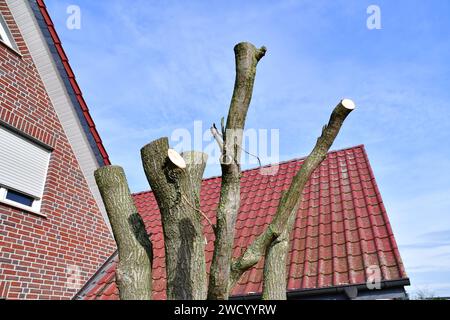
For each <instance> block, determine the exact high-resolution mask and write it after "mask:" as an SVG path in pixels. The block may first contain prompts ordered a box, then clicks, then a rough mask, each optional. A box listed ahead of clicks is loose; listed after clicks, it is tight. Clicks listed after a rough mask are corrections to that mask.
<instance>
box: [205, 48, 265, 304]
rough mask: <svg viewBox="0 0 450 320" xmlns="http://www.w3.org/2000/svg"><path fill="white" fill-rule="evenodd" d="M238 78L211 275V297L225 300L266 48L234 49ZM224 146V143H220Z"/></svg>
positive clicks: (225, 137) (225, 134) (225, 151)
mask: <svg viewBox="0 0 450 320" xmlns="http://www.w3.org/2000/svg"><path fill="white" fill-rule="evenodd" d="M234 52H235V56H236V81H235V87H234V92H233V98H232V100H231V105H230V110H229V114H228V119H227V124H226V130H224V131H225V132H222V134H223V140H224V141H223V146H222V145H221V148H223V149H222V160H221V167H222V187H221V192H220V200H219V206H218V209H217V226H216V233H215V235H216V240H215V242H214V254H213V260H212V264H211V271H210V277H209V289H208V299H212V300H225V299H228V296H229V275H230V264H231V257H232V248H233V242H234V234H235V224H236V216H237V213H238V210H239V206H240V175H241V167H240V160H241V151H242V149H241V146H242V137H243V129H244V127H245V119H246V117H247V111H248V108H249V105H250V101H251V98H252V94H253V85H254V82H255V76H256V66H257V64H258V62H259V60H260V59H261V58H262V57H263V56H264V55H265V53H266V49H265V48H264V47H263V48H261V49H256V48H255V47H254V46H253V45H252V44H250V43H239V44H238V45H236V47H235V48H234ZM215 137H216V136H215ZM219 145H220V144H219Z"/></svg>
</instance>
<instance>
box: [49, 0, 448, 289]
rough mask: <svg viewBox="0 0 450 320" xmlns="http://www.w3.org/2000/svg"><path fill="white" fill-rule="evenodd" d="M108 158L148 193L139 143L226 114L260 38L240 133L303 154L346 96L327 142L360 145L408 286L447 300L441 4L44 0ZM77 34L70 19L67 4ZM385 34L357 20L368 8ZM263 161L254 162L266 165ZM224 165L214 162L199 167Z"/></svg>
mask: <svg viewBox="0 0 450 320" xmlns="http://www.w3.org/2000/svg"><path fill="white" fill-rule="evenodd" d="M46 3H47V6H48V8H49V11H50V13H51V15H52V17H53V20H54V22H55V24H56V28H57V30H58V32H59V35H60V37H61V39H62V41H63V44H64V48H65V50H66V51H67V54H68V56H69V58H70V60H71V65H72V67H73V68H74V70H75V73H76V75H77V79H78V81H79V83H80V86H81V87H82V89H83V93H84V96H85V98H86V100H87V102H88V104H89V106H90V109H91V112H92V115H93V117H94V119H95V122H96V124H97V127H98V129H99V132H100V134H101V136H102V138H103V140H104V143H105V145H106V148H107V150H108V152H109V154H110V157H111V159H112V161H113V162H114V163H116V164H121V165H122V166H124V167H125V169H126V172H127V175H128V178H129V182H130V186H131V188H132V190H133V191H135V192H137V191H142V190H146V189H148V185H147V182H146V180H145V176H144V174H143V171H142V168H141V163H140V157H139V150H140V148H141V147H142V146H143V145H145V144H146V143H148V142H149V141H151V140H153V139H156V138H159V137H161V136H170V135H171V134H172V132H173V131H174V130H176V129H177V128H186V129H189V130H191V131H192V130H193V127H194V125H193V122H194V121H195V120H202V121H204V125H205V127H204V130H206V129H207V127H206V126H208V125H209V124H211V123H212V122H218V121H220V118H221V117H222V116H226V113H227V109H228V106H229V101H230V97H231V93H232V87H233V82H234V54H233V50H232V49H233V46H234V45H235V44H236V43H238V42H240V41H250V42H252V43H254V44H255V45H257V46H262V45H265V46H267V48H268V50H269V51H268V54H267V56H266V57H265V58H264V60H263V61H262V62H261V64H260V65H259V67H258V75H257V80H256V85H255V92H254V99H253V101H252V105H251V108H250V111H249V115H248V122H247V127H248V128H266V129H279V130H280V140H281V141H280V160H288V159H291V158H295V157H300V156H304V155H305V154H307V153H308V152H309V151H310V149H311V147H312V146H313V145H314V142H315V139H316V138H317V136H318V135H319V134H320V130H321V127H322V125H323V124H325V122H326V121H327V120H328V117H329V113H330V111H331V110H332V108H333V107H334V106H335V105H336V103H337V102H338V101H339V100H340V99H341V98H343V97H349V98H352V99H353V100H354V101H355V102H356V103H357V106H358V109H357V110H356V111H355V112H354V113H353V114H352V115H351V116H350V118H349V119H348V121H347V122H346V123H345V127H344V129H343V131H342V133H341V134H340V136H339V137H338V139H337V140H336V142H335V144H334V146H333V149H338V148H344V147H349V146H353V145H358V144H365V145H366V148H367V152H368V154H369V158H370V161H371V164H372V167H373V170H374V173H375V176H376V178H377V182H378V185H379V188H380V191H381V194H382V196H383V200H384V203H385V206H386V208H387V211H388V214H389V217H390V220H391V224H392V226H393V229H394V233H395V235H396V239H397V242H398V244H399V247H400V252H401V255H402V258H403V260H404V263H405V266H406V270H407V272H408V275H409V276H410V278H411V281H412V284H413V286H412V287H411V288H410V289H409V290H410V291H411V292H413V293H414V292H415V291H416V290H427V291H429V292H433V293H434V294H436V295H447V296H450V215H449V213H450V182H449V181H450V170H449V169H450V146H449V140H450V139H449V138H450V122H449V121H448V119H449V116H450V106H449V101H450V90H449V88H450V62H449V60H448V58H449V56H450V20H449V19H448V13H449V12H450V2H449V1H447V0H434V1H420V0H398V1H380V0H372V1H364V0H337V1H325V0H319V1H318V0H314V1H312V0H311V1H306V0H304V1H300V0H298V1H276V2H275V1H245V2H244V1H190V2H189V3H186V1H148V0H133V1H125V0H102V1H87V0H78V1H77V0H71V1H66V0H47V1H46ZM71 4H74V5H78V6H79V7H80V8H81V14H82V15H81V29H79V30H69V29H68V28H67V27H66V20H67V18H68V14H67V13H66V9H67V7H68V5H71ZM371 4H375V5H378V6H379V7H380V9H381V23H382V29H380V30H369V29H368V28H367V27H366V20H367V18H368V14H367V13H366V9H367V7H368V6H369V5H371ZM264 160H265V159H263V161H264ZM218 173H219V170H218V167H217V166H216V165H213V164H211V165H210V166H208V169H207V174H206V175H207V176H210V175H216V174H218Z"/></svg>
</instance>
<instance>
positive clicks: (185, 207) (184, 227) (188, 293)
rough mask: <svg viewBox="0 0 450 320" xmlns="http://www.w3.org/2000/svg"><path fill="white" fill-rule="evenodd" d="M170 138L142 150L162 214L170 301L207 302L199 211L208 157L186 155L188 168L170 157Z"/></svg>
mask: <svg viewBox="0 0 450 320" xmlns="http://www.w3.org/2000/svg"><path fill="white" fill-rule="evenodd" d="M168 149H169V143H168V139H167V138H162V139H159V140H156V141H154V142H152V143H150V144H148V145H147V146H145V147H144V148H142V150H141V156H142V163H143V166H144V170H145V174H146V176H147V179H148V182H149V184H150V186H151V188H152V190H153V193H154V195H155V198H156V201H157V202H158V206H159V209H160V212H161V217H162V225H163V231H164V243H165V254H166V272H167V298H168V299H170V300H204V299H206V297H207V276H206V265H205V251H204V250H205V238H204V235H203V225H202V218H203V217H202V214H201V211H200V210H199V208H200V187H201V182H202V176H203V171H204V169H205V165H206V161H207V155H206V154H204V153H200V152H187V153H185V154H183V155H182V156H183V158H184V159H185V161H186V165H187V166H186V168H185V169H181V168H178V167H177V166H175V165H174V164H173V163H172V162H171V161H170V159H169V158H168V156H167V152H168Z"/></svg>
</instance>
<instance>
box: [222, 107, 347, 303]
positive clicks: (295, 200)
mask: <svg viewBox="0 0 450 320" xmlns="http://www.w3.org/2000/svg"><path fill="white" fill-rule="evenodd" d="M354 108H355V104H354V103H353V101H351V100H348V99H344V100H342V101H341V102H340V103H339V104H338V105H337V107H336V108H335V109H334V110H333V113H332V114H331V117H330V121H329V123H328V125H326V126H324V127H323V129H322V135H321V136H320V137H319V138H318V139H317V143H316V145H315V147H314V149H313V151H312V152H311V153H310V155H309V156H308V157H307V158H306V159H305V161H304V162H303V164H302V167H301V168H300V170H299V171H298V173H297V174H296V175H295V177H294V178H293V180H292V183H291V185H290V187H289V189H288V190H287V192H285V193H284V194H283V196H282V197H281V200H280V204H279V206H278V209H277V212H276V214H275V217H274V219H273V221H272V222H271V223H270V225H269V226H268V227H267V229H266V230H265V232H264V233H263V234H261V235H260V236H259V237H258V238H256V240H255V241H254V242H253V243H252V244H251V245H250V246H249V247H248V248H247V250H246V251H245V252H244V253H243V254H242V255H241V256H240V257H239V258H238V259H237V260H236V261H235V262H234V263H233V265H232V268H231V276H230V289H231V288H233V287H234V285H235V284H236V283H237V281H239V278H240V277H241V276H242V274H243V273H244V272H245V271H247V270H248V269H250V268H251V267H253V266H254V265H255V264H257V263H258V262H259V260H260V259H261V258H262V257H263V256H264V255H265V253H266V251H267V249H268V248H269V247H270V245H271V244H272V243H273V241H276V240H277V238H278V237H279V236H280V235H282V233H283V232H284V231H285V230H286V228H287V227H288V222H289V218H290V216H291V215H296V214H297V210H298V207H299V205H300V202H301V195H302V192H303V189H304V187H305V185H306V183H307V182H308V180H309V178H310V176H311V174H312V173H313V172H314V170H315V169H316V168H317V167H318V166H319V165H320V164H321V163H322V161H323V160H324V159H325V158H326V156H327V153H328V150H329V149H330V147H331V145H332V144H333V142H334V140H335V139H336V136H337V135H338V133H339V130H340V128H341V126H342V124H343V123H344V120H345V119H346V118H347V116H348V115H349V114H350V113H351V112H352V111H353V110H354ZM278 248H279V249H278ZM287 248H288V246H279V247H277V246H275V247H274V250H281V249H282V250H287ZM280 255H281V254H280ZM277 256H278V254H276V253H275V254H274V252H272V253H271V257H277ZM269 258H270V257H269ZM275 265H276V266H278V267H280V266H279V262H278V263H274V262H273V261H272V260H269V261H268V262H267V263H266V267H265V273H266V275H267V274H268V273H272V275H275V273H274V271H273V267H274V266H275ZM282 267H283V268H284V267H285V265H283V266H282ZM277 274H278V278H277V279H274V278H273V277H272V280H271V281H272V282H273V281H286V280H282V279H280V278H279V277H280V275H281V273H279V272H278V273H277ZM266 286H267V285H266ZM269 286H270V284H269ZM272 288H275V286H272ZM277 288H278V287H277ZM283 290H286V288H284V289H283ZM272 294H273V295H274V296H277V297H280V296H281V293H279V292H278V293H272Z"/></svg>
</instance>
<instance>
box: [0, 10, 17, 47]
mask: <svg viewBox="0 0 450 320" xmlns="http://www.w3.org/2000/svg"><path fill="white" fill-rule="evenodd" d="M0 36H1V37H0V38H1V39H0V42H3V43H4V44H6V45H7V46H8V47H10V48H11V49H13V50H14V51H17V46H16V43H15V41H14V39H13V37H12V34H11V32H10V31H9V28H8V25H7V24H6V21H5V19H4V18H3V15H2V14H1V13H0Z"/></svg>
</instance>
